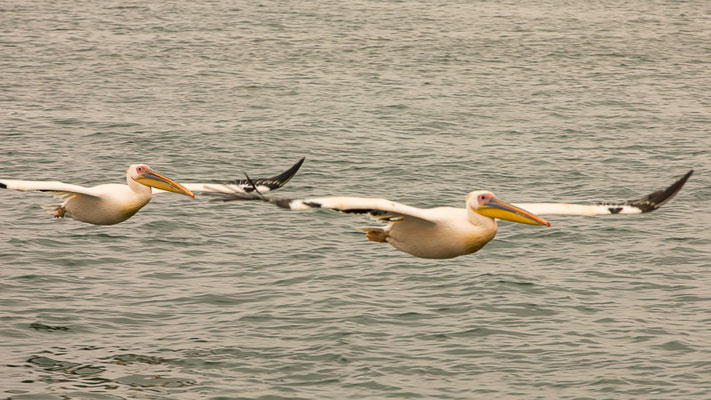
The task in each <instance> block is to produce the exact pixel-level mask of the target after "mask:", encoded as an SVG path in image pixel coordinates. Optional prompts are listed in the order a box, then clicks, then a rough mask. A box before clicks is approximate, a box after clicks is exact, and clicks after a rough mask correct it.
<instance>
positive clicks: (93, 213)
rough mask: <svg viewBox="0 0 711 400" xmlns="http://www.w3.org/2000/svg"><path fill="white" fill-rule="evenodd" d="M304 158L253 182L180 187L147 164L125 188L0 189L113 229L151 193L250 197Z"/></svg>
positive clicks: (5, 185)
mask: <svg viewBox="0 0 711 400" xmlns="http://www.w3.org/2000/svg"><path fill="white" fill-rule="evenodd" d="M303 162H304V158H302V159H301V160H299V161H298V162H297V163H296V164H294V165H293V166H292V167H291V168H289V169H288V170H286V171H284V172H282V173H281V174H279V175H277V176H274V177H271V178H265V179H257V181H256V182H249V183H248V181H247V180H234V181H231V182H222V183H218V182H213V183H186V184H182V185H181V184H180V183H177V182H175V181H174V180H172V179H170V178H168V177H166V176H164V175H161V174H159V173H158V172H156V171H154V170H152V169H151V168H150V167H149V166H148V165H146V164H134V165H131V166H130V167H128V170H126V183H127V184H126V185H120V184H115V183H108V184H104V185H98V186H93V187H84V186H79V185H71V184H68V183H62V182H56V181H55V182H43V181H22V180H8V179H0V189H14V190H22V191H40V192H50V193H51V194H53V195H55V196H57V197H59V198H61V199H63V200H64V202H62V203H61V204H56V205H49V206H44V207H45V208H47V209H48V211H49V212H50V213H54V217H55V218H63V217H69V218H73V219H75V220H78V221H82V222H87V223H90V224H95V225H114V224H118V223H119V222H123V221H125V220H127V219H129V218H131V217H132V216H133V215H134V214H136V213H137V212H138V210H140V209H141V208H143V206H145V205H146V204H148V202H149V201H151V198H152V197H153V193H166V192H174V193H180V194H183V195H186V196H190V197H192V198H195V194H193V192H215V193H249V192H251V191H253V190H255V188H256V190H259V191H260V192H261V191H269V190H274V189H278V188H280V187H282V186H283V185H284V184H286V183H287V182H288V181H289V180H290V179H291V178H292V177H293V176H294V175H295V174H296V172H297V171H298V170H299V168H300V167H301V164H303ZM151 188H153V189H151Z"/></svg>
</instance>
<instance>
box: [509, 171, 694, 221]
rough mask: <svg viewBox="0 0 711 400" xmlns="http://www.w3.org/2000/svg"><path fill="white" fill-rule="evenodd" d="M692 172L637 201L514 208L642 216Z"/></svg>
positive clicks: (548, 212) (666, 198)
mask: <svg viewBox="0 0 711 400" xmlns="http://www.w3.org/2000/svg"><path fill="white" fill-rule="evenodd" d="M693 173H694V171H693V170H691V171H689V172H687V173H686V174H685V175H684V176H682V177H681V178H679V179H678V180H677V181H676V182H674V183H673V184H671V185H670V186H669V187H667V188H666V189H662V190H657V191H656V192H654V193H650V194H648V195H646V196H644V197H642V198H640V199H637V200H627V201H618V202H604V203H595V204H567V203H515V204H514V205H515V206H516V207H520V208H523V209H524V210H526V211H528V212H530V213H533V214H536V215H583V216H595V215H610V214H642V213H647V212H652V211H654V210H656V209H658V208H659V207H661V206H663V205H664V204H666V203H667V202H668V201H669V200H671V199H672V198H673V197H674V196H675V195H676V194H677V193H678V192H679V191H680V190H681V188H682V187H683V186H684V184H685V183H686V181H687V180H688V179H689V177H691V174H693Z"/></svg>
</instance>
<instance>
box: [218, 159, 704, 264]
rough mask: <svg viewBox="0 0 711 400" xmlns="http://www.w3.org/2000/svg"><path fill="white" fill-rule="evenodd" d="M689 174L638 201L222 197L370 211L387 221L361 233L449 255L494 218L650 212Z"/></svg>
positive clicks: (481, 236) (471, 243)
mask: <svg viewBox="0 0 711 400" xmlns="http://www.w3.org/2000/svg"><path fill="white" fill-rule="evenodd" d="M692 173H693V170H692V171H689V172H688V173H686V175H684V176H683V177H682V178H680V179H679V180H678V181H676V182H675V183H673V184H672V185H671V186H669V187H668V188H666V189H663V190H659V191H656V192H654V193H652V194H649V195H647V196H645V197H642V198H641V199H638V200H630V201H621V202H611V203H597V204H590V205H580V204H565V203H520V204H508V203H505V202H503V201H501V200H498V199H497V198H496V195H494V193H492V192H490V191H486V190H479V191H474V192H471V193H469V194H467V197H466V207H465V208H453V207H435V208H427V209H423V208H417V207H411V206H408V205H405V204H401V203H396V202H394V201H390V200H386V199H376V198H363V197H320V198H310V199H286V198H269V197H265V196H263V195H261V193H259V191H257V190H255V191H253V192H252V193H249V194H233V195H226V196H224V197H223V198H222V199H221V200H222V201H232V200H261V201H264V202H268V203H272V204H274V205H276V206H278V207H281V208H285V209H289V210H294V211H300V210H307V209H311V208H322V209H328V210H334V211H339V212H343V213H348V214H369V215H370V216H371V217H372V218H374V219H376V220H378V221H381V222H385V223H387V225H386V226H377V227H376V226H368V227H361V228H358V229H359V230H361V231H363V232H365V236H366V237H367V238H368V240H370V241H373V242H380V243H389V244H390V245H392V246H393V247H395V248H396V249H398V250H401V251H404V252H405V253H408V254H411V255H413V256H416V257H421V258H453V257H458V256H462V255H465V254H470V253H474V252H476V251H478V250H479V249H481V248H482V247H484V246H485V245H486V244H487V243H488V242H489V241H491V240H492V239H493V238H494V236H496V230H497V226H496V220H497V219H502V220H507V221H513V222H518V223H523V224H531V225H543V226H548V227H550V226H551V225H550V223H549V222H548V221H546V220H545V219H543V218H541V217H539V216H538V215H583V216H593V215H606V214H641V213H646V212H650V211H654V210H656V209H657V208H659V207H661V206H662V205H663V204H664V203H666V202H667V201H669V200H670V199H671V198H672V197H674V195H675V194H676V193H677V192H678V191H679V190H680V189H681V188H682V186H684V183H686V181H687V179H689V177H690V176H691V174H692ZM247 179H248V180H249V178H247Z"/></svg>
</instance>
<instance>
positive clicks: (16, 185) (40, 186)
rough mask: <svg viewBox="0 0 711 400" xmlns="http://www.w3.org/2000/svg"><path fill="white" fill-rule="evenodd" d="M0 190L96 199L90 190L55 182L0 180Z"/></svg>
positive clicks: (95, 195)
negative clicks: (81, 196)
mask: <svg viewBox="0 0 711 400" xmlns="http://www.w3.org/2000/svg"><path fill="white" fill-rule="evenodd" d="M0 189H13V190H21V191H37V192H49V193H51V194H53V195H55V196H57V197H62V198H64V197H67V196H71V195H74V194H83V195H86V196H92V197H98V196H97V194H96V193H94V191H93V190H92V188H88V187H84V186H79V185H72V184H69V183H63V182H57V181H49V182H44V181H19V180H12V179H0Z"/></svg>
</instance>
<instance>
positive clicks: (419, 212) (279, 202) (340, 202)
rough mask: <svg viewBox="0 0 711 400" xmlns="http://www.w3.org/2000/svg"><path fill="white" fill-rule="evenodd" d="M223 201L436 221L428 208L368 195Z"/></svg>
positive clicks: (229, 198)
mask: <svg viewBox="0 0 711 400" xmlns="http://www.w3.org/2000/svg"><path fill="white" fill-rule="evenodd" d="M221 200H222V201H235V200H261V201H264V202H267V203H272V204H274V205H276V206H278V207H281V208H285V209H288V210H292V211H302V210H309V209H312V208H321V209H324V210H332V211H338V212H341V213H346V214H368V215H369V216H370V217H371V218H373V219H376V220H378V221H381V222H389V221H396V220H400V219H404V218H408V219H417V220H420V221H423V222H429V223H435V222H434V221H433V220H432V217H433V215H432V213H430V212H428V210H426V209H422V208H417V207H411V206H408V205H406V204H402V203H397V202H394V201H390V200H387V199H375V198H368V197H316V198H310V199H285V198H271V197H265V196H260V195H258V194H255V193H248V194H240V193H235V194H232V195H227V196H223V198H222V199H221Z"/></svg>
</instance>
